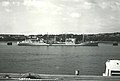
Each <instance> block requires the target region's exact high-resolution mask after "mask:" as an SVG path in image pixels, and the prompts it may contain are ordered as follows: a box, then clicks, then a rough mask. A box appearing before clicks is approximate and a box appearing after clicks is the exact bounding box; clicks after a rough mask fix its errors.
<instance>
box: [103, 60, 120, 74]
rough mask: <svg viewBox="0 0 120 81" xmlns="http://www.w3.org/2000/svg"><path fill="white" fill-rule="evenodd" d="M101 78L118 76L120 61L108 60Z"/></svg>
mask: <svg viewBox="0 0 120 81" xmlns="http://www.w3.org/2000/svg"><path fill="white" fill-rule="evenodd" d="M103 76H120V60H108V61H107V62H106V69H105V73H103Z"/></svg>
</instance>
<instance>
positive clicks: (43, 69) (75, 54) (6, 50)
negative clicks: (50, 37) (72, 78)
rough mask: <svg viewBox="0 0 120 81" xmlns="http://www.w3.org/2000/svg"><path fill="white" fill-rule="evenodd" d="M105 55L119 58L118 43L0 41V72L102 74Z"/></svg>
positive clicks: (119, 47) (106, 58) (110, 57)
mask: <svg viewBox="0 0 120 81" xmlns="http://www.w3.org/2000/svg"><path fill="white" fill-rule="evenodd" d="M108 59H120V45H119V46H112V45H111V44H99V46H98V47H87V46H79V47H74V46H71V47H70V46H49V47H47V46H17V45H16V43H14V44H13V45H12V46H7V45H6V43H0V72H12V73H14V72H15V73H16V72H20V73H26V72H34V73H41V74H74V71H75V70H80V74H81V75H102V73H103V72H104V70H105V62H106V61H107V60H108Z"/></svg>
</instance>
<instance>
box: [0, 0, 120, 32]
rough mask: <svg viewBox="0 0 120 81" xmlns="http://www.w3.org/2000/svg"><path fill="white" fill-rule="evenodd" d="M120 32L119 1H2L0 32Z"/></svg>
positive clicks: (0, 1) (0, 6)
mask: <svg viewBox="0 0 120 81" xmlns="http://www.w3.org/2000/svg"><path fill="white" fill-rule="evenodd" d="M119 31H120V0H0V33H20V34H41V33H42V34H45V33H47V32H48V33H50V34H56V33H57V34H58V33H102V32H119Z"/></svg>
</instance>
